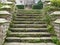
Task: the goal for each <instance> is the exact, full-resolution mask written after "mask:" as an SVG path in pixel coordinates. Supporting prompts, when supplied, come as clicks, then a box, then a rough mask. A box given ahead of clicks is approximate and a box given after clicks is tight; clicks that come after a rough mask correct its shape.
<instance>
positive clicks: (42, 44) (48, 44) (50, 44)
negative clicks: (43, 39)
mask: <svg viewBox="0 0 60 45" xmlns="http://www.w3.org/2000/svg"><path fill="white" fill-rule="evenodd" d="M5 45H56V44H54V43H17V42H15V43H5Z"/></svg>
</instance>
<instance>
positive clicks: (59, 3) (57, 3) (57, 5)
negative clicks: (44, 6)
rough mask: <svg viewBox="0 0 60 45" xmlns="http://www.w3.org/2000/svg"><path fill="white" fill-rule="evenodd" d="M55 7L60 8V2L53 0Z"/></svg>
mask: <svg viewBox="0 0 60 45" xmlns="http://www.w3.org/2000/svg"><path fill="white" fill-rule="evenodd" d="M51 3H52V5H53V6H56V7H60V0H51Z"/></svg>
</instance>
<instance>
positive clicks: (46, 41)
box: [4, 14, 55, 45]
mask: <svg viewBox="0 0 60 45" xmlns="http://www.w3.org/2000/svg"><path fill="white" fill-rule="evenodd" d="M9 31H10V33H9V35H8V36H7V37H6V40H5V44H4V45H55V44H54V43H52V37H51V36H53V35H52V34H51V33H49V32H48V29H47V24H46V23H45V21H44V20H43V19H42V16H41V15H38V14H33V15H31V14H19V15H16V16H15V17H14V18H13V21H12V24H10V28H9Z"/></svg>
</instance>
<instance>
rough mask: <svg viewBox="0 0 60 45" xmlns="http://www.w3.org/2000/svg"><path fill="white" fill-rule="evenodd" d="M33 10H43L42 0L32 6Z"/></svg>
mask: <svg viewBox="0 0 60 45" xmlns="http://www.w3.org/2000/svg"><path fill="white" fill-rule="evenodd" d="M32 8H33V9H42V8H43V3H42V1H41V0H40V1H39V2H38V3H37V4H36V5H33V6H32Z"/></svg>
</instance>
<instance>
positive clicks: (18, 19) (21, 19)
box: [14, 18, 43, 21]
mask: <svg viewBox="0 0 60 45" xmlns="http://www.w3.org/2000/svg"><path fill="white" fill-rule="evenodd" d="M14 20H15V21H43V19H36V18H35V19H31V18H29V19H23V18H15V19H14Z"/></svg>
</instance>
